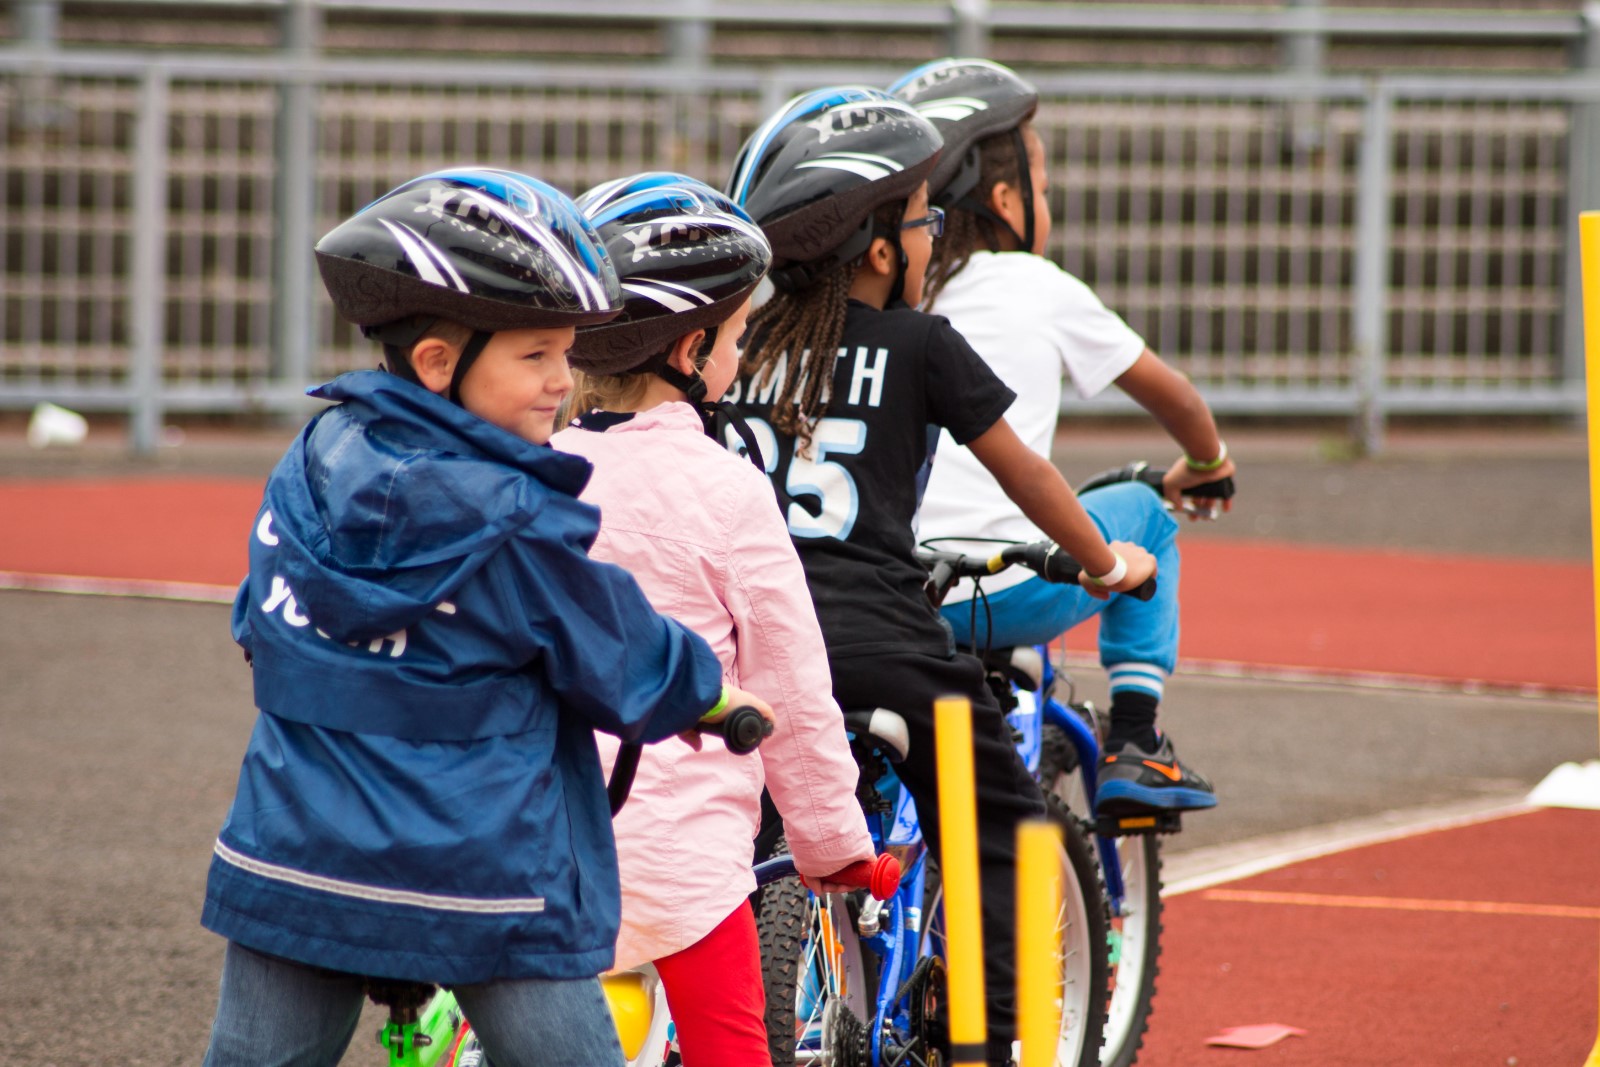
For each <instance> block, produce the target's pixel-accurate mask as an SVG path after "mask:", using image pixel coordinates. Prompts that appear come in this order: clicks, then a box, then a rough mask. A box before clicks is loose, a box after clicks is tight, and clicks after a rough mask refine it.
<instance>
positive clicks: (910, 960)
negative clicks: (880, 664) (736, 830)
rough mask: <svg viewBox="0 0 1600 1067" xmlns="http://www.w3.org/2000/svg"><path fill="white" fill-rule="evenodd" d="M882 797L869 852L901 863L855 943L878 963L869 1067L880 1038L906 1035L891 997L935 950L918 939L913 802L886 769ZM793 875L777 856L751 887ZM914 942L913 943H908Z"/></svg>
mask: <svg viewBox="0 0 1600 1067" xmlns="http://www.w3.org/2000/svg"><path fill="white" fill-rule="evenodd" d="M873 788H874V789H875V790H876V791H877V792H878V793H879V794H880V795H881V796H884V797H888V798H893V809H892V811H891V812H887V813H885V812H878V813H875V814H873V815H870V816H869V817H868V818H867V829H868V831H869V832H870V833H871V835H872V844H873V847H874V851H877V852H883V851H884V850H885V848H893V849H894V850H895V853H896V855H897V856H898V857H899V859H900V888H899V890H898V891H897V892H896V893H895V895H894V896H892V897H890V898H889V899H888V900H886V901H884V902H883V904H882V908H881V910H880V911H879V913H878V923H879V926H878V931H877V932H876V933H874V934H870V935H860V934H859V933H858V935H857V936H858V940H859V942H860V943H861V945H862V946H864V947H865V948H867V949H869V950H870V951H871V952H872V953H873V955H874V956H875V957H877V960H878V988H877V995H876V998H875V1000H874V1010H873V1018H872V1021H871V1031H870V1032H871V1035H872V1065H873V1067H883V1055H884V1047H883V1038H884V1035H885V1034H886V1033H888V1032H890V1031H891V1030H894V1031H898V1032H901V1033H905V1032H906V1031H907V1030H909V1027H910V1020H909V1017H908V1016H907V1014H906V1013H905V1012H904V1011H903V1010H902V1009H900V1008H899V1006H898V1005H897V1002H896V998H895V994H896V992H897V991H899V989H900V988H901V987H902V986H903V985H904V984H905V983H906V980H907V979H909V978H910V977H911V972H912V971H913V970H914V969H915V968H916V965H917V963H918V961H919V960H921V958H922V957H923V956H926V955H931V954H933V952H934V949H933V946H932V943H931V941H930V940H929V939H928V938H927V937H925V936H923V934H924V931H923V921H922V920H923V915H922V902H923V900H924V899H925V898H924V893H925V892H926V890H927V878H928V847H927V844H926V843H925V842H924V841H923V839H922V830H921V826H920V824H919V823H918V821H917V808H916V802H915V801H913V800H912V799H911V793H910V792H909V791H908V790H906V789H905V788H904V787H903V786H902V785H901V783H900V779H899V777H898V776H897V775H896V774H895V773H894V771H893V770H892V769H891V770H889V771H888V772H887V773H886V774H885V775H884V776H883V777H881V778H879V779H878V781H877V782H875V783H874V785H873ZM794 874H795V868H794V858H793V857H792V856H776V857H774V858H772V859H770V860H767V861H766V862H765V863H760V864H757V865H756V867H755V876H756V884H757V885H758V886H765V885H768V884H770V883H772V882H775V881H778V880H779V879H782V878H788V877H791V876H793V875H794ZM913 939H914V940H913Z"/></svg>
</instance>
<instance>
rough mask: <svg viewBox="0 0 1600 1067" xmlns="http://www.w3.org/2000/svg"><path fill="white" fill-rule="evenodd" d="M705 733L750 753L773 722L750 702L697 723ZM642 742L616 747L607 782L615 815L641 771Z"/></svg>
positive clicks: (740, 753) (744, 753) (734, 750)
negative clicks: (713, 720) (719, 716)
mask: <svg viewBox="0 0 1600 1067" xmlns="http://www.w3.org/2000/svg"><path fill="white" fill-rule="evenodd" d="M695 730H697V731H698V732H700V733H703V734H716V735H717V736H719V737H721V738H722V743H723V744H724V745H726V746H727V748H728V751H729V752H732V753H733V754H734V755H736V756H748V755H749V754H750V753H752V752H754V751H755V750H756V749H758V748H760V747H761V742H763V741H765V740H766V739H767V738H769V737H771V736H772V723H770V722H768V721H767V717H766V716H765V715H763V714H761V712H759V711H757V710H756V709H755V708H752V707H751V706H750V705H748V704H741V705H739V706H738V707H736V708H733V709H732V710H730V711H729V712H728V714H727V715H725V716H723V717H722V718H721V719H719V720H717V721H716V722H703V723H700V724H699V725H697V726H695ZM642 750H643V746H642V745H637V744H625V745H623V746H622V747H621V748H619V749H618V750H617V760H616V762H615V763H614V764H612V767H611V781H609V782H607V783H606V799H607V800H608V801H609V802H610V804H611V814H612V816H613V817H615V815H616V814H617V812H619V811H621V810H622V805H624V804H626V803H627V802H628V790H630V789H632V788H633V776H634V775H635V774H636V773H637V772H638V770H639V754H640V752H641V751H642Z"/></svg>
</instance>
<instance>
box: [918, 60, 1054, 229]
mask: <svg viewBox="0 0 1600 1067" xmlns="http://www.w3.org/2000/svg"><path fill="white" fill-rule="evenodd" d="M889 92H890V93H892V94H893V95H894V96H895V97H897V98H898V99H900V100H904V101H905V102H906V103H908V104H910V105H911V106H912V107H914V108H916V109H917V113H918V114H920V115H922V116H923V117H924V118H926V119H928V121H930V122H932V123H933V125H934V126H935V127H936V128H937V129H938V130H939V134H940V136H941V137H943V138H944V143H945V151H944V154H943V155H942V156H941V157H940V159H939V162H938V165H937V166H935V167H934V169H933V172H932V173H931V174H929V175H928V199H929V200H930V201H931V202H932V203H934V204H938V205H939V206H940V207H944V208H964V209H966V210H968V211H971V212H973V213H974V214H977V215H981V216H983V217H984V218H987V219H989V220H990V221H991V222H994V223H996V224H997V225H1000V226H1004V227H1006V229H1008V230H1010V229H1011V227H1010V224H1009V223H1007V222H1006V221H1005V220H1004V219H1002V218H1000V216H999V215H997V214H995V213H994V212H993V211H991V210H990V209H989V207H988V205H987V204H983V203H981V202H980V201H979V200H978V199H976V198H974V197H973V196H972V195H971V194H972V191H973V188H974V187H975V186H976V185H977V184H978V176H979V174H978V172H979V161H978V143H979V142H980V141H983V140H986V139H987V138H990V137H993V136H995V135H997V134H1002V133H1007V132H1009V133H1010V134H1011V135H1012V139H1013V144H1014V146H1015V148H1016V153H1017V169H1018V171H1019V175H1018V183H1019V186H1020V192H1021V194H1022V211H1023V230H1024V232H1023V233H1020V234H1019V233H1016V232H1015V231H1012V236H1014V237H1015V238H1016V239H1017V243H1018V246H1019V247H1021V248H1024V249H1031V248H1032V247H1033V236H1034V215H1033V179H1032V175H1030V174H1029V172H1028V153H1027V150H1026V148H1025V147H1024V145H1023V141H1022V126H1023V124H1024V123H1026V122H1027V121H1028V120H1029V119H1031V118H1033V116H1034V113H1035V112H1036V111H1037V110H1038V109H1039V90H1038V89H1036V88H1034V87H1033V85H1031V84H1030V83H1029V82H1027V81H1026V80H1025V79H1023V78H1022V77H1020V76H1019V75H1018V74H1017V73H1016V72H1015V71H1013V70H1012V69H1010V68H1009V67H1006V66H1003V65H1002V64H999V63H995V62H992V61H990V60H987V59H936V60H934V61H933V62H932V63H924V64H923V65H922V66H920V67H918V68H917V69H915V70H913V71H911V72H910V73H909V74H906V75H904V76H903V77H901V78H900V79H899V80H897V81H896V82H895V83H894V84H893V85H891V86H889Z"/></svg>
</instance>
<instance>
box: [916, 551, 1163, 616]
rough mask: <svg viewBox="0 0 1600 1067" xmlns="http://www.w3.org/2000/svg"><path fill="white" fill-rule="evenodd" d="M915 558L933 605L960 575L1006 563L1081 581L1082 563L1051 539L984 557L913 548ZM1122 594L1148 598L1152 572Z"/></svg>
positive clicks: (981, 574)
mask: <svg viewBox="0 0 1600 1067" xmlns="http://www.w3.org/2000/svg"><path fill="white" fill-rule="evenodd" d="M917 559H918V560H919V561H921V563H922V565H923V566H925V567H927V568H928V599H930V600H932V601H933V605H934V607H938V606H939V605H940V604H942V603H943V602H944V598H945V594H947V593H949V592H950V587H951V586H953V585H955V583H956V581H957V580H958V579H961V578H985V577H988V576H989V575H991V574H998V573H1000V572H1001V571H1003V570H1005V569H1006V568H1007V567H1010V566H1014V565H1019V564H1020V565H1021V566H1024V567H1027V568H1028V569H1029V570H1031V571H1033V572H1034V573H1035V574H1037V575H1038V576H1039V577H1041V578H1043V579H1044V580H1045V581H1047V582H1071V583H1074V584H1077V585H1082V584H1083V582H1082V578H1083V573H1084V572H1083V564H1081V563H1079V562H1078V561H1077V560H1075V559H1073V558H1072V557H1071V556H1069V555H1067V554H1066V553H1065V552H1063V551H1062V550H1061V546H1060V545H1058V544H1056V543H1055V542H1054V541H1030V542H1028V543H1026V544H1020V545H1007V546H1006V547H1005V548H1003V549H1001V550H1000V552H999V553H997V554H996V555H993V556H990V557H989V558H988V559H984V558H982V557H980V556H965V555H962V554H961V553H959V552H940V551H938V550H937V549H930V548H919V549H917ZM1123 595H1125V596H1131V597H1133V598H1134V599H1136V600H1149V599H1150V598H1151V597H1153V596H1155V595H1156V579H1155V576H1154V575H1152V576H1151V577H1150V578H1148V579H1146V580H1145V582H1144V584H1143V585H1140V586H1139V587H1138V588H1136V589H1129V590H1127V591H1126V592H1125V593H1124V594H1123Z"/></svg>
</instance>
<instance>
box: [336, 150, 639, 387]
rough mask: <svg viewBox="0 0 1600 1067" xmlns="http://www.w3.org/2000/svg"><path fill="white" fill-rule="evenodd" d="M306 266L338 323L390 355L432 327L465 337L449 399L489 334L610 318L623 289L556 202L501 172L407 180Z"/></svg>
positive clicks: (396, 366)
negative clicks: (443, 326)
mask: <svg viewBox="0 0 1600 1067" xmlns="http://www.w3.org/2000/svg"><path fill="white" fill-rule="evenodd" d="M316 257H317V268H318V270H320V271H321V273H322V281H323V284H324V285H325V286H327V289H328V295H329V296H330V297H332V298H333V306H334V308H335V309H336V310H337V311H338V312H339V314H340V316H341V317H343V318H345V319H347V320H348V321H350V322H352V323H354V324H356V325H357V326H360V327H361V328H362V331H363V332H364V333H365V334H366V335H367V336H368V337H371V338H373V339H375V340H378V341H381V342H383V344H384V345H385V346H386V350H388V351H390V353H391V358H390V366H391V369H392V370H396V371H397V372H398V373H401V374H406V375H408V376H413V377H414V374H413V372H411V369H410V364H409V362H408V361H407V360H405V359H404V357H403V356H402V357H401V358H400V359H399V360H396V359H395V358H393V353H394V351H395V350H399V351H401V352H403V351H404V350H407V349H409V348H410V346H411V345H412V344H414V343H415V342H416V341H417V339H418V338H419V337H421V336H422V335H423V334H424V333H425V332H426V331H427V329H428V328H429V327H430V326H431V325H433V323H435V322H436V321H438V320H440V319H446V320H450V321H452V322H456V323H459V324H461V325H462V326H465V327H467V328H469V329H471V330H472V331H473V338H472V340H471V341H470V342H468V344H467V345H466V347H465V348H464V350H463V351H462V353H461V357H460V359H458V360H457V362H456V370H455V380H454V381H453V382H452V383H451V386H450V395H451V399H456V398H457V397H458V395H459V390H460V382H461V379H462V377H463V376H464V375H465V374H466V372H467V369H468V368H469V367H470V366H471V365H472V362H473V360H475V359H476V358H477V356H478V354H479V353H480V352H481V351H482V350H483V346H484V345H485V344H487V343H488V340H489V338H490V336H492V335H493V334H494V333H496V332H497V331H500V330H516V329H549V328H554V327H561V326H589V325H595V324H598V323H601V322H605V321H607V320H609V319H612V318H615V317H616V315H617V314H618V312H620V311H621V310H622V290H621V287H620V285H619V284H618V281H617V274H616V270H615V269H614V268H613V266H612V263H611V257H610V256H609V255H608V254H607V253H606V249H605V245H604V243H603V242H602V241H601V240H600V238H599V236H598V235H597V234H596V233H595V231H594V229H593V227H591V226H590V225H589V223H588V222H587V221H585V219H584V218H583V216H582V214H581V213H580V212H579V211H578V209H577V208H576V206H575V205H574V204H573V203H572V201H571V200H569V199H568V198H567V197H566V196H565V195H563V194H562V193H560V192H559V191H557V190H556V189H554V188H552V187H550V186H548V185H546V184H545V183H544V182H541V181H539V180H538V179H536V178H530V177H528V176H527V175H525V174H517V173H515V172H513V171H507V170H493V169H489V168H459V169H453V170H441V171H437V172H435V173H433V174H427V175H424V176H423V177H420V178H416V179H413V180H412V181H409V182H406V183H405V184H404V185H401V186H399V187H397V188H395V189H393V190H391V191H389V192H388V193H385V194H384V195H383V196H381V197H379V198H378V199H377V200H374V201H373V202H372V203H371V204H368V205H367V206H366V207H364V208H362V209H361V210H360V211H359V212H357V213H356V214H355V215H354V216H352V217H351V218H350V219H348V220H346V221H345V222H344V223H342V224H341V225H339V226H338V227H336V228H334V229H333V230H332V231H330V232H329V233H328V234H327V235H326V236H325V237H323V238H322V240H320V241H318V242H317V245H316Z"/></svg>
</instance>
